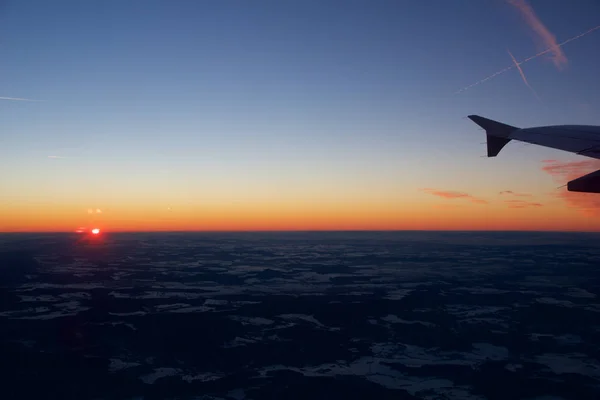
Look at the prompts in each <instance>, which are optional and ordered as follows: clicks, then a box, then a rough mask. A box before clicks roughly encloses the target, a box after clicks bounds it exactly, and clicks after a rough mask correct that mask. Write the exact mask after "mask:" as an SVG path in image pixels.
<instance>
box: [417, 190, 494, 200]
mask: <svg viewBox="0 0 600 400" xmlns="http://www.w3.org/2000/svg"><path fill="white" fill-rule="evenodd" d="M421 190H422V191H424V192H427V193H429V194H432V195H434V196H438V197H442V198H444V199H465V200H469V201H470V202H472V203H475V204H488V202H487V200H483V199H479V198H477V197H475V196H471V195H470V194H468V193H464V192H455V191H452V190H437V189H429V188H426V189H421Z"/></svg>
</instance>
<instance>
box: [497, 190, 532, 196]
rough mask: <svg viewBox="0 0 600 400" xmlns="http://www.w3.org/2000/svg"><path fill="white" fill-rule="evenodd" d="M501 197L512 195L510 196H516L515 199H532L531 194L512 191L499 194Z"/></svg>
mask: <svg viewBox="0 0 600 400" xmlns="http://www.w3.org/2000/svg"><path fill="white" fill-rule="evenodd" d="M498 194H499V195H510V196H515V197H531V194H529V193H517V192H513V191H512V190H503V191H502V192H500V193H498Z"/></svg>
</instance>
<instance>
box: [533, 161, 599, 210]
mask: <svg viewBox="0 0 600 400" xmlns="http://www.w3.org/2000/svg"><path fill="white" fill-rule="evenodd" d="M542 163H543V166H542V170H543V171H544V172H546V173H548V174H549V175H551V176H552V177H553V178H554V180H555V181H556V182H558V183H559V184H562V185H565V184H566V183H567V182H569V181H571V180H573V179H576V178H579V177H581V176H583V175H586V174H589V173H590V172H594V171H596V170H598V169H600V160H583V161H567V162H561V161H557V160H543V161H542ZM554 195H555V196H556V197H557V198H559V199H561V200H563V201H564V202H565V204H566V205H567V206H568V207H570V208H573V209H576V210H578V211H580V212H582V213H584V214H586V215H600V195H599V194H597V193H578V192H569V191H568V190H566V188H561V189H560V191H557V192H556V193H555V194H554Z"/></svg>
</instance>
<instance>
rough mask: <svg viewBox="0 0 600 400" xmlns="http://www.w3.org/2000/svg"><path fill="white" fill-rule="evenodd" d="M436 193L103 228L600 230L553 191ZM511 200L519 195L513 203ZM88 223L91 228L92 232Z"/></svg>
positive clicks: (135, 212)
mask: <svg viewBox="0 0 600 400" xmlns="http://www.w3.org/2000/svg"><path fill="white" fill-rule="evenodd" d="M428 196H431V195H429V194H424V195H423V200H422V201H419V200H417V199H415V200H412V201H406V200H405V201H401V200H400V201H394V200H379V201H346V202H337V201H327V200H322V201H319V202H318V201H296V202H278V201H264V202H263V201H260V202H229V203H226V204H225V203H219V204H216V203H213V204H207V203H203V204H193V203H187V204H186V203H180V204H176V206H174V207H173V208H172V209H171V210H169V209H167V208H166V207H161V205H154V204H149V203H146V204H135V205H132V204H127V203H121V204H110V208H109V207H105V209H104V210H103V214H102V228H99V227H96V228H95V229H98V232H99V234H101V233H100V232H101V231H104V230H105V229H109V230H110V231H111V232H119V231H121V232H122V231H129V232H136V231H146V232H148V231H310V230H315V231H321V230H332V231H334V230H341V231H344V230H435V231H437V230H492V231H498V230H524V231H532V230H536V231H547V230H552V231H600V220H598V219H597V218H589V216H586V215H584V214H582V213H581V212H579V211H577V210H574V209H571V208H568V207H565V206H564V205H563V204H561V201H560V199H558V198H556V197H554V198H552V197H550V198H549V199H548V200H544V201H543V202H544V205H543V206H541V207H529V208H510V207H508V206H507V205H506V204H504V203H503V202H502V201H503V200H501V199H498V200H496V202H495V203H493V202H490V204H476V203H473V202H470V201H467V200H464V199H462V200H461V199H442V200H438V199H437V198H435V197H433V196H431V197H428ZM507 204H509V205H510V204H512V203H507ZM81 209H82V208H81V207H80V206H77V205H71V204H55V205H48V206H46V205H44V206H41V205H40V206H37V205H15V206H12V207H6V208H5V209H2V210H0V232H73V226H80V228H79V229H84V228H83V227H82V225H83V224H81V222H82V219H85V218H86V217H87V214H86V215H85V216H83V217H82V215H81V214H82V212H81ZM88 229H89V228H85V231H87V232H91V233H92V234H94V233H93V232H92V231H91V230H88Z"/></svg>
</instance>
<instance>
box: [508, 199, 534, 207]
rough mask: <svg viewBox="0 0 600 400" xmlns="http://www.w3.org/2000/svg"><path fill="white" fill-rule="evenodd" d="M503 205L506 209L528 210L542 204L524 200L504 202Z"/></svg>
mask: <svg viewBox="0 0 600 400" xmlns="http://www.w3.org/2000/svg"><path fill="white" fill-rule="evenodd" d="M504 203H505V204H506V205H507V206H508V208H529V207H542V206H543V204H542V203H535V202H531V201H525V200H505V201H504Z"/></svg>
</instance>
